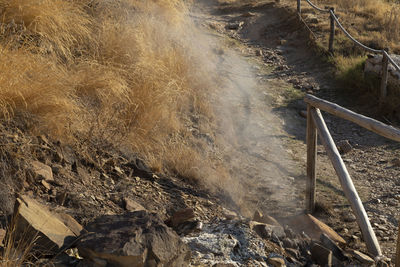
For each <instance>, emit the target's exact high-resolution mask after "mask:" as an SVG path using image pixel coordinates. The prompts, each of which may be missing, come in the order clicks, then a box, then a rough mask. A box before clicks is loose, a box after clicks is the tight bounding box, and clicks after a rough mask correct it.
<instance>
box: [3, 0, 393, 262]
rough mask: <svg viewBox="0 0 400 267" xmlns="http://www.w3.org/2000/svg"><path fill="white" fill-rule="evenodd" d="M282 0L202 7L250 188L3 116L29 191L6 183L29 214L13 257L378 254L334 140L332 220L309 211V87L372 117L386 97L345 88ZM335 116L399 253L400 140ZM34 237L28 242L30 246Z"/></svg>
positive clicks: (327, 206) (6, 164)
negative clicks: (341, 171)
mask: <svg viewBox="0 0 400 267" xmlns="http://www.w3.org/2000/svg"><path fill="white" fill-rule="evenodd" d="M283 4H284V3H281V4H277V3H276V2H275V1H258V2H256V1H238V2H237V3H236V2H232V1H226V2H225V1H211V0H209V1H200V2H198V3H196V5H195V8H194V9H193V10H192V13H191V16H192V18H193V20H194V22H195V23H196V24H197V25H198V27H199V28H201V29H203V30H204V31H206V32H207V33H208V34H209V35H210V36H211V37H210V38H211V40H215V43H217V44H218V45H216V49H215V53H217V54H218V55H219V56H220V58H221V63H220V69H221V77H222V78H221V79H224V80H227V81H225V82H226V84H227V86H226V88H227V89H228V91H227V92H230V93H229V94H225V95H224V99H225V101H223V102H222V105H221V110H220V111H221V114H223V116H224V117H225V119H226V121H230V122H233V124H232V125H233V126H232V129H230V130H229V133H230V135H229V138H226V135H225V134H226V133H227V130H226V127H221V132H220V133H216V138H215V140H214V141H215V143H217V144H218V145H219V146H223V147H225V148H226V151H224V154H223V158H224V160H225V161H226V162H227V163H228V164H230V166H231V172H232V173H231V174H232V176H233V177H235V178H236V180H238V181H240V182H239V185H238V187H237V188H234V189H232V188H229V189H226V190H214V191H209V190H206V189H205V188H203V187H202V186H201V185H198V184H188V183H187V182H185V181H183V180H181V179H179V178H177V177H173V176H167V175H161V174H156V173H152V172H151V171H150V169H149V168H148V167H147V166H146V164H145V162H143V161H142V160H141V159H140V158H139V157H138V156H137V155H136V154H135V153H133V152H130V151H124V150H112V149H109V148H108V147H96V149H88V148H85V149H77V148H72V147H70V146H68V145H65V144H62V143H61V142H60V141H57V140H50V139H49V138H48V137H46V136H29V135H26V134H25V133H24V126H23V125H13V124H11V123H9V124H3V125H2V129H1V135H0V140H1V144H0V145H1V146H0V152H1V153H0V155H1V159H2V161H1V162H2V164H3V166H2V169H3V172H4V173H3V174H4V176H7V177H11V176H12V177H14V178H13V179H12V180H11V181H7V185H8V186H10V187H13V188H16V191H17V192H19V194H18V195H17V196H18V198H17V200H16V195H14V194H11V193H10V192H12V190H11V189H10V188H7V187H6V186H3V187H2V188H0V190H1V194H0V196H1V199H0V200H1V207H2V212H3V214H4V215H5V216H4V217H5V218H6V219H7V218H9V216H10V215H11V214H12V213H14V214H19V215H20V216H19V217H18V218H19V219H18V220H17V221H15V222H14V223H12V224H10V220H8V221H7V220H4V222H3V226H4V227H3V228H4V229H3V231H0V237H1V236H5V237H4V240H3V247H2V248H1V249H2V252H3V255H8V256H7V257H3V263H4V264H5V265H4V266H15V265H18V264H17V263H19V262H21V261H22V259H23V258H24V257H23V256H21V252H20V251H19V250H21V248H23V250H25V251H29V249H28V248H30V247H31V246H30V244H33V243H35V245H32V250H31V252H30V253H28V255H27V256H26V257H25V258H27V259H28V261H29V262H33V264H32V265H34V266H37V265H39V266H40V265H41V266H216V267H218V266H220V267H221V266H285V265H287V266H312V264H315V265H321V266H325V265H333V266H342V265H343V266H354V265H361V266H368V265H373V264H375V263H374V260H373V259H371V258H370V257H369V256H367V255H366V254H367V251H366V249H365V245H364V243H363V241H362V237H361V233H360V230H359V228H358V226H357V224H356V223H355V218H354V216H352V213H351V210H350V207H349V205H348V203H347V201H346V200H345V198H344V197H343V194H342V191H341V188H340V185H339V182H338V180H337V177H336V176H335V174H334V171H333V169H332V167H331V166H330V163H329V161H328V158H327V156H326V153H325V152H324V150H323V148H322V147H319V148H318V157H319V159H318V172H317V173H318V174H317V175H318V187H317V192H318V194H317V200H318V209H317V211H316V214H314V215H315V217H317V218H318V219H319V220H318V219H316V218H315V217H313V216H307V215H302V214H301V213H302V210H303V207H304V201H303V199H304V190H305V184H304V172H305V124H306V120H305V118H304V113H303V111H304V109H305V104H304V103H303V101H302V96H303V95H304V94H305V93H312V94H315V95H317V96H319V97H322V98H325V99H327V100H330V101H333V102H337V103H339V104H341V105H344V106H346V107H348V108H350V109H352V110H355V111H357V112H360V113H363V114H365V115H369V116H374V114H376V108H375V106H376V103H374V101H368V100H367V101H366V100H365V99H363V98H359V97H357V98H355V97H354V95H351V94H348V93H347V94H344V93H343V90H338V87H337V84H336V83H335V82H334V80H333V78H332V77H333V76H332V66H330V65H329V64H328V63H326V62H324V61H322V60H321V57H320V56H318V54H317V53H316V52H315V50H313V49H312V45H310V42H309V40H310V39H309V36H308V33H307V31H306V30H305V29H304V27H303V26H301V25H300V24H299V23H298V21H297V19H296V16H295V14H294V13H293V12H292V11H291V9H290V7H287V6H284V5H283ZM339 92H340V93H339ZM224 93H225V92H224ZM349 95H350V96H349ZM367 99H368V98H367ZM324 116H325V115H324ZM325 118H326V121H327V124H328V127H329V128H330V130H331V132H332V135H333V137H334V139H335V140H337V141H340V140H344V141H348V143H349V144H350V145H351V146H350V150H349V151H347V153H345V154H344V155H343V157H344V160H345V162H346V163H347V165H348V167H349V171H350V174H351V175H352V177H353V179H354V182H355V184H356V187H357V189H358V191H359V193H360V195H361V198H362V200H363V202H364V205H365V207H366V209H367V212H368V214H369V215H370V218H371V219H372V223H373V226H374V228H375V229H376V233H377V235H378V238H379V240H380V244H381V246H382V248H383V253H384V255H385V256H388V257H389V258H390V257H391V258H392V259H393V257H394V249H395V239H396V229H397V225H398V221H397V219H398V218H399V212H398V201H399V200H400V197H399V195H400V187H399V185H400V183H398V181H397V177H398V172H399V171H400V164H399V162H398V159H397V158H398V155H397V153H396V148H397V147H398V145H397V144H395V143H394V142H391V141H388V140H386V139H384V138H380V137H378V136H376V135H374V134H372V133H369V132H367V131H366V130H363V129H361V128H359V127H357V126H355V125H351V124H350V123H348V122H346V121H343V120H340V119H337V118H334V117H331V116H329V115H326V116H325ZM222 126H224V125H222ZM218 135H221V136H220V137H218ZM222 135H223V136H222ZM15 203H16V204H15ZM66 214H68V215H66ZM7 216H8V217H7ZM322 221H324V222H325V223H326V224H324V223H322ZM11 225H13V226H12V227H11ZM81 225H82V226H81ZM328 225H329V226H330V227H329V226H328ZM7 226H8V227H7ZM32 229H33V231H31V230H32ZM5 230H7V234H5ZM37 233H39V234H38V235H37ZM21 236H23V237H24V238H23V239H24V240H25V242H21V241H19V242H18V240H20V239H18V238H17V237H21ZM28 237H31V239H30V238H28ZM32 238H33V239H34V240H35V242H31V240H32ZM11 243H15V244H18V246H11V245H10V244H11ZM11 247H14V248H15V249H12V248H11ZM16 248H18V249H16ZM38 258H39V260H38ZM385 260H386V262H389V264H390V259H385ZM7 261H8V262H7ZM378 264H379V265H381V266H384V265H385V263H384V262H382V261H380V262H378Z"/></svg>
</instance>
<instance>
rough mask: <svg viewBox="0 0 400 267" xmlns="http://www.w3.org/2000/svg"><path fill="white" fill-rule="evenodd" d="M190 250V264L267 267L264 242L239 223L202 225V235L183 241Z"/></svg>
mask: <svg viewBox="0 0 400 267" xmlns="http://www.w3.org/2000/svg"><path fill="white" fill-rule="evenodd" d="M182 240H183V242H185V243H187V244H188V245H189V247H190V248H191V250H192V252H193V253H192V255H193V256H192V263H203V264H206V265H207V266H208V265H210V266H212V265H214V264H216V263H225V264H228V263H229V264H232V265H233V266H246V265H248V264H250V266H268V265H267V264H266V263H265V261H266V260H267V256H266V255H265V245H264V242H263V241H262V240H261V239H260V238H259V237H258V236H257V235H255V234H254V233H253V232H252V231H251V230H250V228H249V226H248V225H247V224H246V223H245V222H242V221H229V220H225V221H219V222H214V223H211V224H208V223H207V224H204V228H203V231H202V232H200V233H195V234H191V235H190V236H186V237H183V238H182Z"/></svg>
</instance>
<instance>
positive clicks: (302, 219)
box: [288, 214, 346, 244]
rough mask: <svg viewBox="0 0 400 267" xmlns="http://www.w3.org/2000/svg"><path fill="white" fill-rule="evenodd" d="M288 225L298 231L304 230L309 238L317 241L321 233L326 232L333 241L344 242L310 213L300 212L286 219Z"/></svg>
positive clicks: (344, 242)
mask: <svg viewBox="0 0 400 267" xmlns="http://www.w3.org/2000/svg"><path fill="white" fill-rule="evenodd" d="M288 224H289V226H290V227H291V228H292V229H293V230H295V231H297V232H298V233H301V232H304V233H306V234H307V235H308V236H309V237H310V238H311V239H313V240H316V241H319V239H320V236H321V234H326V235H327V236H328V237H329V238H330V239H331V240H333V241H334V242H338V243H341V244H346V241H345V240H344V239H343V238H342V237H341V236H340V235H339V234H338V233H336V232H335V231H334V230H333V229H332V228H330V227H329V226H328V225H326V224H325V223H323V222H321V221H320V220H318V219H317V218H315V217H314V216H312V215H310V214H301V215H298V216H295V217H293V218H291V219H290V220H289V221H288Z"/></svg>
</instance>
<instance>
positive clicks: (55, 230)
mask: <svg viewBox="0 0 400 267" xmlns="http://www.w3.org/2000/svg"><path fill="white" fill-rule="evenodd" d="M126 202H127V203H128V204H129V206H130V207H133V208H132V209H133V210H135V209H136V210H135V211H133V212H131V211H127V212H125V213H123V214H119V215H102V216H99V217H97V218H95V219H93V220H92V221H91V222H90V223H88V224H87V225H86V227H85V229H84V228H83V227H82V226H81V225H80V224H79V223H78V222H76V221H75V220H74V219H73V218H72V217H70V216H69V215H67V214H62V213H55V212H52V211H50V210H49V209H48V208H47V207H46V206H44V205H42V204H40V203H39V202H37V201H36V200H34V199H32V198H30V197H28V196H20V197H19V198H17V201H16V205H15V214H14V220H13V226H12V227H10V228H9V229H8V232H5V231H4V230H1V231H0V244H1V246H3V249H2V252H3V253H2V257H3V260H4V256H5V255H8V256H9V258H8V259H7V260H15V259H14V258H13V257H17V255H26V256H25V257H26V258H27V259H28V258H29V259H30V260H31V259H32V258H35V257H36V258H39V260H37V262H36V263H35V264H37V265H43V266H44V265H46V264H50V263H51V264H54V265H56V266H78V267H83V266H93V267H97V266H117V267H128V266H129V267H144V266H171V267H172V266H174V267H175V266H177V267H179V266H182V267H183V266H213V267H221V266H229V267H232V266H275V267H283V266H312V265H313V264H316V265H320V266H350V265H354V264H361V265H363V266H364V265H365V266H367V265H368V266H369V265H374V264H375V261H374V259H372V258H371V257H369V256H368V255H366V254H364V253H361V252H359V251H353V250H349V249H348V248H346V241H345V240H343V238H341V237H340V236H339V235H338V234H337V233H336V232H335V231H333V230H332V229H331V228H330V227H329V226H327V225H326V224H324V223H323V222H321V221H319V220H318V219H316V218H314V217H313V216H311V215H299V216H295V217H292V218H286V219H284V220H283V221H282V223H284V226H282V224H281V223H280V222H278V221H277V220H276V219H275V218H273V217H270V216H268V215H263V214H262V213H261V212H258V211H257V212H256V213H255V214H254V216H253V219H252V220H249V219H246V218H243V217H241V216H239V215H234V214H235V213H234V212H229V211H228V210H226V212H225V213H226V215H224V216H223V217H216V218H214V220H212V221H210V222H205V223H202V222H200V220H199V219H198V218H196V213H195V211H194V210H193V209H191V208H185V209H181V210H177V211H175V212H174V213H172V216H171V217H170V218H168V219H167V220H166V221H165V222H164V221H163V220H161V218H160V217H159V215H158V214H156V213H151V212H148V211H146V210H144V208H143V207H141V206H140V205H139V204H137V203H135V202H134V201H132V200H129V201H126ZM3 239H4V241H2V240H3ZM10 239H13V240H12V242H9V241H10ZM22 242H25V244H22ZM18 250H20V251H18ZM4 251H14V252H13V253H8V254H7V253H4ZM43 256H46V257H45V258H43ZM18 257H20V256H18ZM379 266H387V265H386V264H385V263H384V262H379Z"/></svg>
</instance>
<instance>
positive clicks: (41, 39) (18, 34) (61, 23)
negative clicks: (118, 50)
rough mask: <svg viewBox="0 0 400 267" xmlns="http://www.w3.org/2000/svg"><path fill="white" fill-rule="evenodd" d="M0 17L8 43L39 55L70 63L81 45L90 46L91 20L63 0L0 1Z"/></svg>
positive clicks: (73, 4) (77, 5)
mask: <svg viewBox="0 0 400 267" xmlns="http://www.w3.org/2000/svg"><path fill="white" fill-rule="evenodd" d="M0 11H1V12H0V13H1V17H2V23H3V27H6V28H7V29H6V30H5V33H6V34H7V33H8V36H7V35H6V36H5V35H3V36H2V37H3V38H4V39H5V40H6V41H9V39H10V38H13V39H14V40H15V39H16V40H17V41H18V43H22V44H28V45H32V44H35V46H30V48H33V47H34V48H36V49H37V51H39V52H40V53H42V54H49V53H50V54H52V53H54V54H56V55H57V56H61V57H63V58H64V59H70V58H71V57H72V56H73V55H75V54H76V53H79V52H80V50H83V49H84V48H83V47H82V46H83V44H89V42H90V43H94V40H93V38H91V37H93V34H92V33H91V18H90V17H89V15H88V14H87V13H86V12H85V11H84V9H83V6H82V5H79V4H76V3H74V2H71V1H65V0H38V1H24V0H0Z"/></svg>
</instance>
